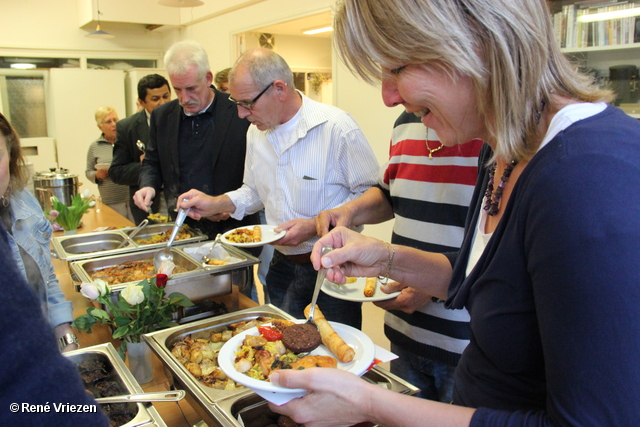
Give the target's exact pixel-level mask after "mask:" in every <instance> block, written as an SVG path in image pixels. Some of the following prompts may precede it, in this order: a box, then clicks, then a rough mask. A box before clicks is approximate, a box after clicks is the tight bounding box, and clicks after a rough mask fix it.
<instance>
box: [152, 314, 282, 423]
mask: <svg viewBox="0 0 640 427" xmlns="http://www.w3.org/2000/svg"><path fill="white" fill-rule="evenodd" d="M258 316H264V317H272V318H278V319H293V317H291V316H290V315H289V314H287V313H286V312H284V311H282V310H280V309H279V308H277V307H275V306H273V305H271V304H267V305H261V306H259V307H254V308H250V309H245V310H240V311H236V312H234V313H229V314H225V315H222V316H217V317H213V318H209V319H204V320H200V321H197V322H192V323H187V324H184V325H180V326H176V327H173V328H169V329H163V330H161V331H157V332H152V333H150V334H146V335H143V338H144V340H145V341H146V342H147V343H148V344H149V346H150V347H151V349H152V350H153V351H154V353H156V355H157V356H158V357H159V358H160V360H161V361H162V363H163V365H164V366H165V368H166V370H167V373H168V375H167V376H168V377H170V378H172V379H173V383H174V387H176V388H178V389H181V390H185V391H186V392H187V396H186V399H187V401H188V402H189V403H190V404H191V406H192V407H193V409H194V410H195V411H196V412H197V413H198V415H200V416H201V417H202V418H203V420H204V421H205V422H206V423H207V424H208V425H209V426H210V427H213V426H216V425H229V424H228V423H225V424H220V421H218V420H224V419H226V418H228V415H226V414H225V413H224V412H222V411H221V409H220V408H219V407H218V406H217V405H216V403H217V402H219V401H222V400H224V399H228V398H233V397H238V396H245V395H248V394H253V392H252V391H251V390H249V389H247V388H239V389H237V390H217V389H213V388H210V387H207V386H205V385H203V384H201V383H200V382H199V381H198V380H197V379H196V377H194V376H193V375H191V373H190V372H189V371H187V369H186V368H185V367H184V366H183V365H182V364H181V363H180V362H179V361H178V359H176V357H175V356H174V355H173V354H171V350H172V349H173V345H174V344H175V343H176V342H177V341H180V340H182V339H184V338H185V337H187V336H188V335H191V337H192V338H196V339H197V338H204V337H207V338H208V337H209V335H210V334H211V333H212V332H216V331H219V330H222V329H225V328H226V327H227V326H228V325H230V324H232V323H235V322H240V321H243V320H252V319H255V318H256V317H258Z"/></svg>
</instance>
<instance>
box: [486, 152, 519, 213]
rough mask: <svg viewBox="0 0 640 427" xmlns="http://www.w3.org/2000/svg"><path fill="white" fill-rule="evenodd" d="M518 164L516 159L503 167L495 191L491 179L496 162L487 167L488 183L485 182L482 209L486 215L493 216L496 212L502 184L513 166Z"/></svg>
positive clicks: (492, 178)
mask: <svg viewBox="0 0 640 427" xmlns="http://www.w3.org/2000/svg"><path fill="white" fill-rule="evenodd" d="M517 164H518V162H517V161H516V160H511V162H509V164H508V165H507V167H505V168H504V173H503V174H502V178H500V184H498V188H497V189H496V192H495V193H494V192H493V181H494V178H495V175H496V168H497V166H498V165H497V163H496V162H493V164H492V165H491V168H489V183H488V184H487V191H486V193H485V194H484V197H485V199H484V208H483V209H484V210H485V211H487V215H491V216H494V215H495V214H497V213H498V206H499V205H500V199H501V198H502V192H503V191H504V186H505V184H506V182H507V180H508V179H509V177H510V176H511V172H513V168H514V167H515V166H516V165H517Z"/></svg>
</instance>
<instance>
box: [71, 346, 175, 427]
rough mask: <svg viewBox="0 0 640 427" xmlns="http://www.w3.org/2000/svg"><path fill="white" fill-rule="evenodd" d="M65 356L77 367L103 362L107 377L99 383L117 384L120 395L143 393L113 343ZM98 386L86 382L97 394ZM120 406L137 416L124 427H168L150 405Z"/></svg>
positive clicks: (132, 404) (131, 404)
mask: <svg viewBox="0 0 640 427" xmlns="http://www.w3.org/2000/svg"><path fill="white" fill-rule="evenodd" d="M64 356H66V357H67V358H68V359H69V360H70V361H71V362H72V363H74V364H75V365H76V366H79V365H80V364H81V363H82V362H85V361H99V362H102V363H103V364H104V366H105V370H106V372H105V373H106V377H105V378H103V379H100V380H98V381H105V380H106V381H110V382H113V383H115V386H114V387H115V388H117V389H118V392H120V394H138V393H143V390H142V388H141V387H140V385H139V384H138V382H137V381H136V380H135V378H134V377H133V375H132V374H131V372H130V371H129V368H127V366H126V365H125V364H124V362H123V361H122V359H121V358H120V356H118V353H117V351H116V349H115V347H114V346H113V345H112V344H111V343H106V344H99V345H95V346H92V347H86V348H82V349H79V350H73V351H68V352H66V353H64ZM96 384H97V381H96V382H93V381H86V382H85V388H86V389H87V390H89V391H92V392H95V390H96ZM94 396H95V393H94ZM96 397H99V396H96ZM118 405H127V406H126V408H125V410H130V411H131V413H132V414H135V415H134V417H133V419H131V420H130V421H128V422H127V423H125V424H121V425H123V426H126V427H131V426H153V425H155V426H158V427H166V424H165V422H164V421H163V420H162V418H161V417H160V414H158V411H156V409H155V408H154V407H153V406H152V405H150V404H143V403H127V404H118Z"/></svg>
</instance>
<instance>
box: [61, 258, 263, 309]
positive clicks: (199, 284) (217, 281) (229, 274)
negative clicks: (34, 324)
mask: <svg viewBox="0 0 640 427" xmlns="http://www.w3.org/2000/svg"><path fill="white" fill-rule="evenodd" d="M227 249H228V250H229V251H232V252H233V254H234V257H237V258H238V259H240V261H239V262H237V263H234V264H229V265H223V266H216V268H204V267H203V265H202V262H201V261H200V260H196V259H194V258H192V257H191V256H189V255H188V254H187V253H185V252H184V251H183V250H182V249H181V248H180V247H176V248H172V249H171V252H172V254H173V259H174V263H175V264H176V265H177V266H180V267H182V268H184V269H185V270H186V272H185V273H176V274H174V275H173V277H172V278H171V279H170V280H169V282H168V284H167V292H169V293H171V292H181V293H183V294H184V295H186V296H187V297H189V299H191V301H193V302H198V301H200V300H203V299H207V298H211V297H215V296H220V295H227V294H229V293H231V292H232V285H233V284H237V285H239V286H243V285H244V284H245V282H246V280H247V278H248V277H250V274H252V273H253V265H255V264H257V263H259V262H260V260H259V259H258V258H256V257H253V256H251V255H249V254H247V253H245V252H243V251H240V250H238V249H236V248H227ZM156 252H157V250H146V251H138V252H130V253H125V254H119V255H112V256H105V257H99V258H91V259H85V260H80V261H75V262H72V263H71V264H70V268H71V276H72V279H73V280H74V282H75V286H76V290H79V287H80V284H81V283H82V282H92V281H93V279H92V278H91V276H92V274H93V273H95V272H96V271H98V270H101V269H103V268H106V267H113V266H116V265H119V264H122V263H124V262H127V261H142V260H153V256H154V254H155V253H156ZM137 282H138V281H135V283H137ZM129 283H132V282H127V283H122V284H117V285H111V286H110V289H111V291H113V292H114V293H119V292H120V291H121V290H122V289H124V288H125V287H126V286H127V285H128V284H129Z"/></svg>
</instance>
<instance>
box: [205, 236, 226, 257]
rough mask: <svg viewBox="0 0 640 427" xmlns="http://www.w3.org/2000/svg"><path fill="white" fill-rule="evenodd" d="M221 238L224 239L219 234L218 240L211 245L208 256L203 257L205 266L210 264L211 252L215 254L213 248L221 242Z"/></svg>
mask: <svg viewBox="0 0 640 427" xmlns="http://www.w3.org/2000/svg"><path fill="white" fill-rule="evenodd" d="M220 237H222V234H220V233H218V235H217V236H216V238H215V239H214V240H213V243H212V244H211V248H210V249H209V253H208V254H206V255H202V262H203V263H204V264H206V263H208V262H209V261H210V260H211V252H213V248H214V247H215V246H216V245H217V244H218V242H219V241H220Z"/></svg>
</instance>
